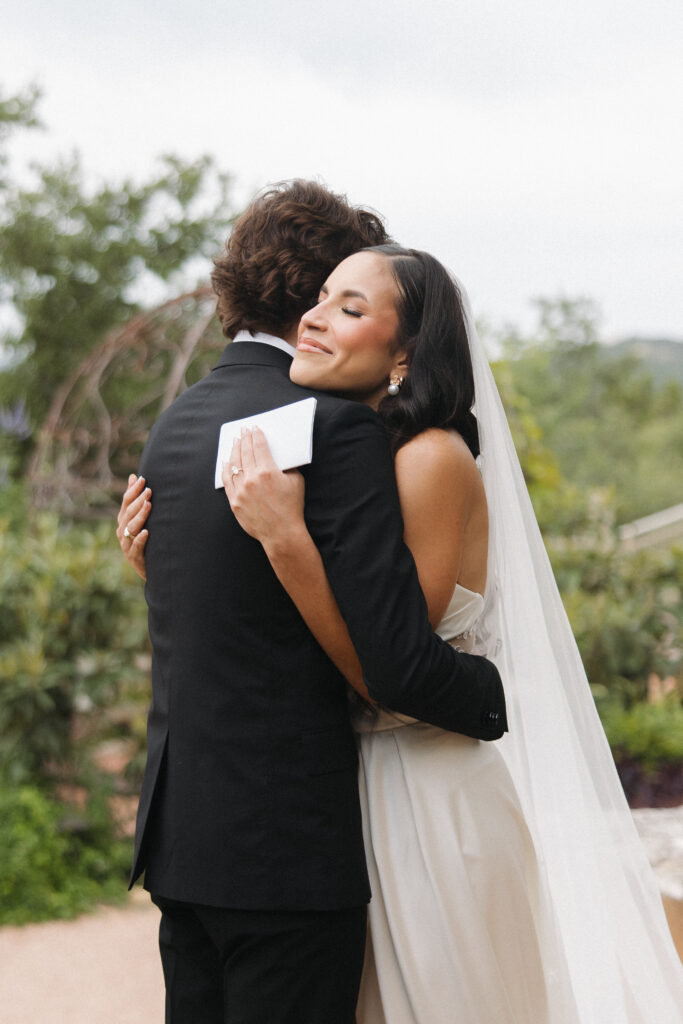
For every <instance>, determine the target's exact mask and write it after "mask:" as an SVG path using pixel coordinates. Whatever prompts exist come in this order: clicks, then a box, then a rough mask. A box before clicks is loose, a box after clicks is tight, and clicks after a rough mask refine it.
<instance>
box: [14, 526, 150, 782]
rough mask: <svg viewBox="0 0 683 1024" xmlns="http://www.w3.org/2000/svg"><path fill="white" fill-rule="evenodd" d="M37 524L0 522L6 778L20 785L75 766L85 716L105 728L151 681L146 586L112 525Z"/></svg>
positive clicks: (49, 777) (47, 778)
mask: <svg viewBox="0 0 683 1024" xmlns="http://www.w3.org/2000/svg"><path fill="white" fill-rule="evenodd" d="M33 526H34V528H33V529H32V532H31V533H30V534H29V532H28V531H25V532H21V533H17V532H16V531H13V530H10V529H9V527H8V525H7V524H6V523H5V524H0V775H2V776H3V777H5V778H7V779H8V780H10V781H11V782H13V783H15V784H20V783H33V782H38V783H40V784H42V783H44V782H45V781H47V780H49V779H51V778H53V776H54V774H55V770H56V766H61V765H63V764H68V765H70V766H73V762H74V755H75V747H74V741H75V732H74V724H75V720H76V716H77V715H78V714H80V715H81V716H87V717H88V718H89V719H90V720H91V723H92V725H96V724H97V718H98V715H102V714H103V713H104V711H105V710H106V709H108V708H110V707H111V706H112V705H113V704H114V703H115V702H116V701H117V700H118V699H119V698H120V696H121V694H122V692H123V691H124V690H125V689H126V687H129V686H135V685H136V684H137V685H138V687H141V686H143V687H146V685H147V673H146V672H143V671H141V669H140V668H138V667H137V662H136V655H139V654H140V652H143V651H144V650H146V616H145V611H144V602H143V599H142V587H141V586H140V581H139V580H138V579H137V577H135V576H134V574H133V573H132V571H131V570H130V569H129V568H128V566H127V565H126V563H125V562H124V560H123V558H122V557H121V553H120V551H119V549H118V544H117V543H116V540H115V537H114V534H113V528H112V527H111V526H108V525H105V524H101V525H100V526H99V527H97V528H92V527H86V526H78V527H75V526H64V525H60V524H59V523H58V521H57V520H56V519H55V518H54V517H43V518H41V519H39V520H38V521H37V522H35V523H34V524H33Z"/></svg>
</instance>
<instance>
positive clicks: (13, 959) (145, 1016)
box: [0, 890, 164, 1024]
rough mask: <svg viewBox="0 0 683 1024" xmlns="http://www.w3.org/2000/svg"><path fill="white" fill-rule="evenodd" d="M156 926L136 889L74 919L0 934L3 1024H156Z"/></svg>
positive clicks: (155, 915) (155, 916)
mask: <svg viewBox="0 0 683 1024" xmlns="http://www.w3.org/2000/svg"><path fill="white" fill-rule="evenodd" d="M158 927H159V911H158V910H157V908H156V907H155V906H153V904H151V903H150V900H149V896H148V895H147V893H146V892H143V891H142V890H139V891H138V892H136V893H135V895H134V896H133V897H132V898H131V900H130V902H129V903H128V904H127V905H126V906H125V907H115V908H114V907H100V908H98V909H97V910H96V911H95V912H94V913H92V914H84V915H83V916H82V917H79V918H78V919H77V920H76V921H48V922H46V923H45V924H28V925H23V926H22V927H18V928H15V927H4V928H2V929H0V1020H1V1021H2V1024H161V1022H162V1021H163V1019H164V980H163V975H162V973H161V964H160V962H159V954H158V951H157V950H158V947H157V931H158Z"/></svg>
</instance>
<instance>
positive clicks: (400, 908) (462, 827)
mask: <svg viewBox="0 0 683 1024" xmlns="http://www.w3.org/2000/svg"><path fill="white" fill-rule="evenodd" d="M483 605H484V600H483V597H482V596H481V595H480V594H475V593H473V592H472V591H470V590H466V589H465V588H464V587H462V586H460V585H459V584H458V585H457V586H456V589H455V592H454V594H453V597H452V599H451V602H450V604H449V607H448V609H447V612H446V614H445V616H444V618H443V620H442V621H441V623H440V624H439V627H438V629H437V632H438V633H439V635H440V636H442V637H443V638H444V639H445V640H450V641H455V640H457V642H458V644H459V645H460V646H463V647H464V646H466V644H467V636H468V633H469V631H470V630H471V629H472V627H473V626H474V625H475V623H476V621H477V619H478V618H479V616H480V614H481V612H482V609H483ZM354 725H355V728H356V731H357V732H358V735H359V746H360V793H361V804H362V809H363V827H364V840H365V850H366V855H367V861H368V870H369V873H370V884H371V888H372V901H371V903H370V907H369V924H370V927H369V935H368V947H367V953H366V962H365V969H364V973H363V981H362V986H361V993H360V999H359V1003H358V1012H357V1021H358V1024H442V1022H443V1024H446V1022H451V1021H453V1022H454V1024H549V1022H550V1021H551V1020H552V1021H555V1020H558V1021H559V1020H561V1021H562V1022H563V1024H564V1022H565V1021H575V1020H576V1019H577V1018H576V1014H575V1011H574V1010H572V1009H571V1001H570V1005H569V1006H565V1009H566V1010H567V1012H566V1014H565V1013H563V1015H562V1016H560V1017H555V1016H551V1015H550V1013H549V1008H548V1003H549V1000H548V988H547V986H550V987H551V989H552V988H554V989H555V995H557V986H558V985H560V984H561V979H560V978H558V977H557V969H556V968H557V958H556V957H554V956H553V937H552V936H553V927H552V922H551V921H549V920H548V919H547V913H548V912H547V909H546V908H547V902H546V901H545V900H544V898H543V890H544V882H543V879H542V874H541V869H540V867H539V864H538V861H537V858H536V853H535V848H534V843H533V840H532V837H531V835H530V832H529V829H528V827H527V825H526V823H525V820H524V815H523V813H522V809H521V805H520V802H519V799H518V796H517V792H516V790H515V786H514V783H513V781H512V778H511V776H510V773H509V771H508V769H507V766H506V764H505V761H504V759H503V756H502V754H501V752H500V750H499V749H498V746H497V745H496V744H495V743H484V742H480V741H478V740H474V739H470V738H469V737H466V736H460V735H456V734H454V733H449V732H446V731H444V730H443V729H438V728H436V727H434V726H431V725H426V724H424V723H422V722H415V721H414V720H413V719H410V718H407V717H406V716H403V715H396V714H393V713H392V712H390V711H386V710H380V711H378V712H376V713H374V714H371V713H369V712H364V711H362V710H360V709H359V710H358V711H357V712H356V714H355V716H354ZM552 1001H553V1002H554V1003H558V1002H559V1003H561V1004H564V1003H565V1000H564V998H563V999H560V1000H557V999H556V998H553V1000H552Z"/></svg>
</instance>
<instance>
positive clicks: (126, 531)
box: [123, 526, 135, 540]
mask: <svg viewBox="0 0 683 1024" xmlns="http://www.w3.org/2000/svg"><path fill="white" fill-rule="evenodd" d="M123 536H124V537H127V538H128V539H129V540H135V534H134V533H131V532H130V530H129V529H128V527H127V526H126V528H125V529H124V531H123Z"/></svg>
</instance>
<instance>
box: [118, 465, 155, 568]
mask: <svg viewBox="0 0 683 1024" xmlns="http://www.w3.org/2000/svg"><path fill="white" fill-rule="evenodd" d="M151 496H152V492H151V490H150V488H149V487H145V480H144V477H141V476H134V475H133V474H132V473H131V475H130V476H129V477H128V487H127V489H126V490H125V492H124V495H123V500H122V502H121V508H120V509H119V515H118V527H117V529H116V536H117V537H118V539H119V544H120V545H121V550H122V551H123V553H124V555H125V556H126V558H127V559H128V561H129V562H130V564H131V565H132V566H133V568H134V569H135V571H136V573H137V574H138V576H141V577H142V578H143V580H146V579H147V572H146V569H145V544H146V543H147V537H148V535H149V534H148V531H147V530H145V529H143V527H144V525H145V523H146V522H147V518H148V516H149V514H150V512H151V511H152V504H151V502H150V500H149V499H150V498H151Z"/></svg>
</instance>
